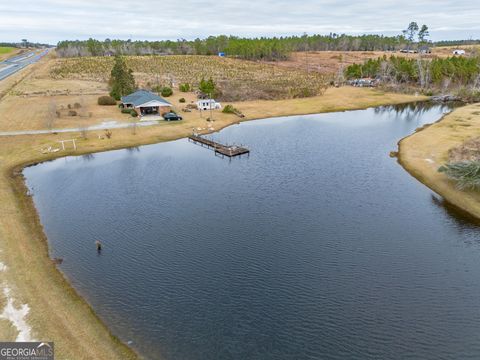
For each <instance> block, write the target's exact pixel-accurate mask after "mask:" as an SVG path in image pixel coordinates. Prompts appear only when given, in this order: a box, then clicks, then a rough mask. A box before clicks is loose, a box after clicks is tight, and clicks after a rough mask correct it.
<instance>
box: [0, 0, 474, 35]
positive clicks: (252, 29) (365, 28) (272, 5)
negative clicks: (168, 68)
mask: <svg viewBox="0 0 480 360" xmlns="http://www.w3.org/2000/svg"><path fill="white" fill-rule="evenodd" d="M479 18H480V5H479V4H478V3H477V0H455V1H453V0H449V1H447V0H435V1H434V0H415V1H412V0H403V1H401V0H363V1H348V0H303V1H301V2H298V1H291V0H290V1H285V0H256V1H254V2H248V1H242V0H216V1H213V0H203V1H197V0H176V1H174V0H162V1H158V0H156V1H154V0H128V1H126V0H115V1H112V0H69V1H67V0H0V42H1V41H7V42H19V41H20V40H21V39H23V38H26V39H28V40H29V41H32V42H41V43H49V44H56V43H57V42H58V41H60V40H75V39H80V40H82V39H88V38H89V37H93V38H96V39H100V40H103V39H105V38H110V39H132V40H165V39H170V40H176V39H180V38H185V39H195V38H197V37H199V38H203V37H207V36H209V35H220V34H225V35H236V36H245V37H257V36H285V35H301V34H303V33H307V34H310V35H311V34H328V33H330V32H335V33H339V34H340V33H346V34H351V35H356V34H363V33H368V34H371V33H373V34H384V35H398V34H400V33H401V31H402V29H405V28H406V27H407V25H408V23H409V22H410V21H416V22H417V23H418V24H419V25H422V24H426V25H428V27H429V29H430V34H431V37H430V38H431V40H453V39H471V38H475V39H476V38H480V21H478V19H479Z"/></svg>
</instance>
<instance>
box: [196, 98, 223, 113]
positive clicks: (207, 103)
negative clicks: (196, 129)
mask: <svg viewBox="0 0 480 360" xmlns="http://www.w3.org/2000/svg"><path fill="white" fill-rule="evenodd" d="M197 107H198V109H199V110H218V109H221V108H222V104H220V103H219V102H216V101H215V100H214V99H200V100H198V101H197Z"/></svg>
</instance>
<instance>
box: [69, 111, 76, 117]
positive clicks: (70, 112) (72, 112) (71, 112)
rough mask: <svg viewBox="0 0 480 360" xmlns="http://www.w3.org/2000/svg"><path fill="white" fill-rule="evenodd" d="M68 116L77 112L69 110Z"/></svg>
mask: <svg viewBox="0 0 480 360" xmlns="http://www.w3.org/2000/svg"><path fill="white" fill-rule="evenodd" d="M68 116H77V112H76V111H75V110H69V111H68Z"/></svg>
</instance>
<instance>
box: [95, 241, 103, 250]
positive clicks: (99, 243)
mask: <svg viewBox="0 0 480 360" xmlns="http://www.w3.org/2000/svg"><path fill="white" fill-rule="evenodd" d="M95 246H96V247H97V251H98V252H100V251H102V243H101V242H100V241H98V240H97V241H95Z"/></svg>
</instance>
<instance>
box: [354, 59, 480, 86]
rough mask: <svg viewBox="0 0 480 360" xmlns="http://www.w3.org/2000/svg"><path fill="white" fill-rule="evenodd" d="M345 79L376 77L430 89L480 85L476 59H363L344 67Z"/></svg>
mask: <svg viewBox="0 0 480 360" xmlns="http://www.w3.org/2000/svg"><path fill="white" fill-rule="evenodd" d="M345 77H346V78H347V79H358V78H365V77H369V78H376V79H379V80H380V81H382V82H383V83H397V84H398V83H400V84H402V83H403V84H414V85H419V86H421V87H422V88H429V87H430V86H436V87H448V86H450V85H455V86H467V85H471V86H473V88H478V86H479V85H480V57H476V56H473V57H449V58H435V59H431V60H428V59H421V58H405V57H397V56H391V57H390V58H387V57H386V56H383V57H380V58H377V59H369V60H366V61H365V62H364V63H363V64H353V65H350V66H348V67H347V68H346V70H345Z"/></svg>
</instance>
